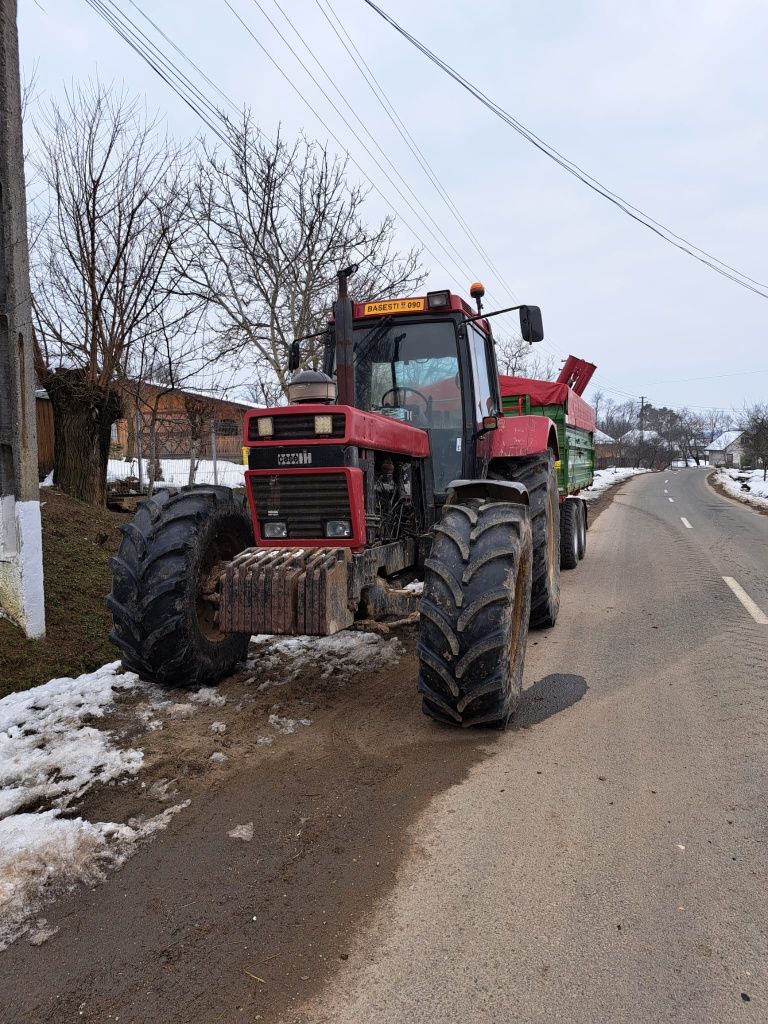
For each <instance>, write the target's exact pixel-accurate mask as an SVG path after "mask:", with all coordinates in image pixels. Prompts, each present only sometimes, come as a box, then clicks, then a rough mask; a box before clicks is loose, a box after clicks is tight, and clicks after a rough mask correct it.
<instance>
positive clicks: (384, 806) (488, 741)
mask: <svg viewBox="0 0 768 1024" xmlns="http://www.w3.org/2000/svg"><path fill="white" fill-rule="evenodd" d="M611 497H612V496H611V495H610V494H609V495H606V496H603V497H601V499H600V501H599V502H596V503H594V504H593V506H592V510H591V521H592V522H594V519H595V517H596V515H597V514H599V512H600V510H601V509H602V508H604V507H606V505H607V504H609V503H610V501H611ZM415 636H416V631H415V627H403V628H400V629H398V630H397V631H396V633H391V634H386V635H384V636H383V637H381V639H380V640H379V641H378V653H377V658H378V661H379V667H376V668H374V669H373V670H370V669H367V668H366V669H363V670H358V671H354V670H352V669H350V668H349V667H348V666H345V665H344V664H343V663H338V664H337V663H335V662H334V663H333V664H332V665H324V664H323V662H322V661H320V662H316V661H313V660H311V659H310V658H307V659H305V661H304V663H301V664H300V665H299V666H298V668H297V666H296V664H295V662H292V663H290V664H289V665H287V666H284V667H282V668H281V666H280V664H279V663H272V662H269V660H267V666H266V667H265V664H264V657H263V656H262V657H258V656H257V657H255V658H254V660H253V663H251V664H249V665H248V666H247V667H246V668H245V669H244V670H243V671H241V672H240V673H239V674H238V675H236V676H234V677H232V678H231V679H229V680H226V681H225V682H224V683H223V684H222V685H221V686H220V687H219V688H218V691H217V694H218V697H219V698H221V697H223V698H224V699H225V701H226V703H224V704H223V705H222V704H220V703H219V702H218V701H217V698H216V697H213V698H212V700H213V701H214V703H213V704H206V703H202V704H199V703H194V704H190V702H189V700H188V695H187V694H185V693H184V692H182V691H176V692H171V693H170V694H167V695H161V694H160V693H159V692H151V691H150V692H149V693H148V692H147V690H145V689H140V690H137V691H133V692H132V693H128V694H127V695H126V696H124V697H121V699H120V703H119V704H118V706H117V708H116V710H115V712H114V714H113V715H112V717H111V718H110V720H109V721H107V722H105V723H101V724H103V725H104V726H105V727H107V728H110V729H112V730H113V731H114V732H115V733H116V734H117V735H118V736H119V737H120V742H121V743H122V744H124V745H126V746H133V747H139V748H141V749H142V750H143V751H144V754H145V765H144V768H143V769H142V770H141V772H140V773H139V774H138V776H137V777H136V778H135V779H126V780H125V781H123V782H121V783H119V784H117V785H113V786H107V787H102V788H101V789H95V790H92V791H91V793H90V794H89V795H88V796H87V797H86V799H85V800H84V802H83V803H82V804H81V805H80V806H79V807H77V808H76V810H75V811H74V813H75V814H79V815H82V816H83V817H85V818H87V819H89V820H91V821H117V822H126V821H128V820H129V819H130V818H131V817H132V816H136V817H140V818H145V817H149V816H151V815H154V814H157V813H158V811H161V810H163V809H164V808H165V807H168V806H173V805H177V804H179V803H182V802H184V801H187V800H189V801H190V803H189V806H188V807H186V808H185V809H184V810H183V811H181V812H180V813H179V814H177V815H176V816H175V817H174V818H173V820H172V822H171V825H170V827H169V828H168V830H167V831H165V832H163V833H161V834H160V835H159V836H158V837H157V838H156V839H155V840H154V841H153V842H152V843H151V844H150V845H148V846H146V847H144V848H143V849H141V850H140V851H139V852H138V853H137V854H136V855H135V856H134V857H133V858H132V859H131V860H129V861H128V862H127V863H126V864H125V865H124V867H123V868H122V869H120V870H119V871H117V872H115V873H113V874H111V875H110V876H109V877H108V878H107V880H106V881H105V882H104V883H102V884H100V885H97V886H96V887H95V888H93V889H92V890H86V891H83V890H82V889H80V890H78V891H76V892H75V893H73V894H71V895H70V896H67V897H65V898H63V899H61V900H60V901H59V902H58V903H57V904H56V905H55V906H53V907H51V908H49V909H48V910H46V917H47V919H48V923H49V925H50V926H52V927H53V928H58V932H57V933H56V934H55V935H54V936H53V938H51V939H50V940H49V941H48V942H46V943H44V944H43V945H41V946H38V947H35V946H31V945H30V944H29V943H28V942H26V941H25V940H24V939H21V940H19V941H17V942H16V943H15V944H14V945H13V946H11V947H10V948H9V949H7V950H6V951H5V952H4V953H3V954H0V1021H2V1022H3V1024H53V1022H56V1024H60V1022H65V1021H82V1022H97V1021H98V1022H104V1021H110V1020H118V1019H119V1020H120V1021H124V1022H137V1024H138V1022H141V1024H152V1022H156V1021H157V1022H160V1021H163V1022H167V1021H169V1020H172V1021H174V1024H185V1022H190V1024H191V1022H196V1024H197V1022H227V1021H240V1020H249V1021H250V1020H279V1019H280V1017H281V1015H282V1014H283V1013H284V1012H286V1011H288V1010H289V1009H290V1008H291V1007H292V1006H295V1005H298V1004H300V1003H302V1002H304V1001H305V1000H306V999H307V998H308V997H311V996H312V995H313V993H314V992H315V991H316V990H318V989H319V987H320V986H321V984H322V983H324V982H326V981H327V980H328V978H329V977H331V976H332V975H333V971H334V970H335V968H336V967H337V966H339V965H341V964H342V963H343V961H344V960H345V959H346V958H347V956H348V954H349V950H350V947H351V942H352V937H353V935H354V933H355V932H356V931H357V929H358V928H359V926H360V925H361V924H362V923H363V922H364V920H365V918H366V916H367V915H368V914H369V913H371V912H372V910H373V908H374V907H375V906H376V905H377V904H378V903H379V901H380V900H381V898H382V897H383V896H384V895H385V894H386V893H387V892H389V890H390V889H391V888H392V887H393V885H394V882H395V879H396V876H397V872H398V867H399V865H400V864H401V863H402V861H403V858H404V854H405V852H406V849H408V852H409V854H410V855H411V856H412V855H413V852H414V851H413V846H412V840H411V839H410V838H409V835H408V829H409V826H410V825H411V824H412V823H413V822H414V821H415V819H416V818H417V816H418V815H419V814H420V812H421V811H422V810H423V809H424V808H425V807H426V805H427V804H428V803H429V802H430V801H431V800H432V799H433V798H434V797H435V796H436V795H437V794H439V793H441V792H442V791H444V790H446V789H448V788H449V787H451V786H453V785H454V784H456V783H457V782H459V781H461V780H462V779H463V778H464V777H465V776H466V774H467V772H468V771H469V769H470V768H471V767H472V765H474V764H475V763H476V762H478V761H479V760H481V759H483V758H485V757H487V756H489V755H490V754H491V753H492V751H493V748H494V744H495V743H496V742H498V740H499V736H500V734H499V733H498V732H497V731H494V730H485V731H483V730H473V731H468V732H457V731H456V730H455V729H451V728H445V727H441V726H438V725H436V724H435V723H432V722H430V721H427V720H426V719H425V718H424V717H423V716H422V714H421V711H420V706H419V701H418V698H417V696H416V692H415V682H416V674H417V667H416V659H415V654H414V649H415ZM546 638H547V634H546V633H536V634H532V635H531V638H530V640H529V643H530V644H531V645H535V644H539V643H544V642H546ZM361 641H362V638H361ZM329 669H330V672H329ZM326 673H328V674H326ZM290 676H293V678H290V680H289V681H288V682H285V681H284V680H285V679H286V677H290ZM264 683H268V684H269V685H267V686H266V688H264V689H259V687H261V686H262V685H263V684H264ZM561 683H562V680H561V681H560V682H559V683H558V681H557V680H555V679H554V678H553V679H551V680H543V681H534V682H533V685H532V686H530V687H529V689H528V690H527V691H526V693H525V697H524V700H523V703H522V706H521V708H520V711H519V713H518V714H517V716H516V719H515V724H514V728H516V729H519V730H521V731H524V730H527V729H530V728H531V727H532V726H535V725H536V723H537V722H539V721H542V720H543V719H544V718H546V717H548V716H549V715H551V714H554V713H556V712H557V711H559V710H560V709H561V708H562V707H565V706H568V704H569V703H571V702H572V701H574V700H577V699H578V697H579V696H580V694H576V693H571V691H570V690H569V689H568V687H563V686H562V685H561ZM275 684H276V685H275ZM164 696H169V697H170V698H171V701H172V703H171V704H170V705H165V706H163V705H160V706H158V701H160V700H162V698H163V697H164ZM275 714H276V715H278V716H279V719H280V720H282V719H290V720H300V719H305V720H309V721H310V722H311V724H310V725H296V726H295V731H294V732H293V733H291V734H285V733H283V732H281V731H279V728H280V726H279V721H278V728H275V727H274V726H273V725H270V724H269V717H270V715H275ZM158 726H161V728H159V727H158ZM221 726H224V730H223V731H222V730H221ZM212 727H213V728H212ZM260 740H261V742H260ZM270 740H271V741H272V742H271V743H269V741H270ZM213 754H216V755H224V757H225V758H226V760H224V761H223V762H222V763H217V762H216V761H212V760H211V755H213ZM251 822H252V823H253V826H254V834H253V839H252V840H251V841H244V840H241V839H233V838H230V837H229V836H228V834H227V833H228V832H229V831H231V830H232V829H233V828H235V827H236V826H238V825H248V824H249V823H251Z"/></svg>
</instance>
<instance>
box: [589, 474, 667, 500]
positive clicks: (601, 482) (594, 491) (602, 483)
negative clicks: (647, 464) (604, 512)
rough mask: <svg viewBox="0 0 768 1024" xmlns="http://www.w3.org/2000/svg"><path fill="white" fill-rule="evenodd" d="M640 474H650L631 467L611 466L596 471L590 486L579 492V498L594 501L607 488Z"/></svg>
mask: <svg viewBox="0 0 768 1024" xmlns="http://www.w3.org/2000/svg"><path fill="white" fill-rule="evenodd" d="M640 473H650V470H649V469H635V468H634V467H631V466H612V467H611V468H610V469H598V470H597V471H596V472H595V479H594V481H593V483H592V486H591V487H586V488H585V489H584V490H583V491H582V492H581V494H580V497H582V498H585V499H586V500H587V501H594V500H595V499H596V498H599V497H600V495H601V494H604V493H605V492H606V491H607V490H608V489H609V488H611V487H614V486H615V485H616V484H620V483H623V482H624V481H625V480H628V479H629V478H630V477H632V476H638V475H639V474H640Z"/></svg>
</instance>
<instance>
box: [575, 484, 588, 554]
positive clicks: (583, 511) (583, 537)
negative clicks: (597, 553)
mask: <svg viewBox="0 0 768 1024" xmlns="http://www.w3.org/2000/svg"><path fill="white" fill-rule="evenodd" d="M576 502H577V504H578V506H579V561H581V559H582V558H583V557H584V555H586V553H587V503H586V501H584V499H583V498H576Z"/></svg>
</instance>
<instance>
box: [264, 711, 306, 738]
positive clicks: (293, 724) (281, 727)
mask: <svg viewBox="0 0 768 1024" xmlns="http://www.w3.org/2000/svg"><path fill="white" fill-rule="evenodd" d="M267 721H268V722H269V724H270V725H271V726H272V728H273V729H275V730H277V732H281V733H283V734H284V735H286V736H290V735H291V734H292V733H294V732H296V730H297V729H298V728H299V727H300V726H307V725H312V720H311V719H309V718H281V717H280V715H270V716H269V718H268V719H267Z"/></svg>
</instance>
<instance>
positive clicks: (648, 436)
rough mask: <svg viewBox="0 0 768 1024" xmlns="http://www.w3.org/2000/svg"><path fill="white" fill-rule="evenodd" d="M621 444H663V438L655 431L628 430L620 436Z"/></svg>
mask: <svg viewBox="0 0 768 1024" xmlns="http://www.w3.org/2000/svg"><path fill="white" fill-rule="evenodd" d="M620 440H621V443H622V444H660V443H661V444H663V443H664V438H663V437H662V436H661V434H659V433H658V432H657V431H655V430H628V431H627V432H626V434H622V435H621V438H620Z"/></svg>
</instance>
